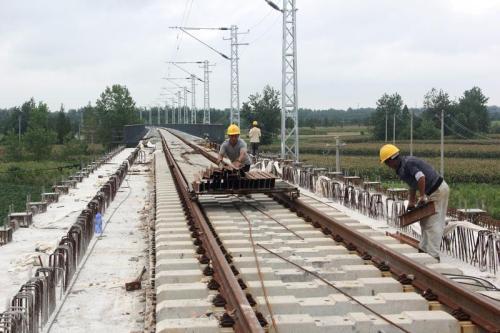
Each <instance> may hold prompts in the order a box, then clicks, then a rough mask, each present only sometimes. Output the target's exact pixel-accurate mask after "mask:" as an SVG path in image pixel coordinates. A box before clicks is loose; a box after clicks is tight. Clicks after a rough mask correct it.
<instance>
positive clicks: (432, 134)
mask: <svg viewBox="0 0 500 333" xmlns="http://www.w3.org/2000/svg"><path fill="white" fill-rule="evenodd" d="M440 133H441V132H440V130H439V129H437V128H436V126H435V124H434V122H432V120H430V119H429V118H427V117H422V119H421V121H420V122H419V125H418V126H416V128H415V132H414V134H413V138H415V139H420V140H431V139H438V138H439V136H440Z"/></svg>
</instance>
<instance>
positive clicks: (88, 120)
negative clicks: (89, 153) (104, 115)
mask: <svg viewBox="0 0 500 333" xmlns="http://www.w3.org/2000/svg"><path fill="white" fill-rule="evenodd" d="M82 112H83V124H82V128H81V130H80V132H81V135H82V137H83V138H84V139H85V141H86V142H87V143H90V144H93V143H94V142H96V133H97V130H98V126H99V121H98V119H97V110H96V108H94V107H93V106H92V105H91V104H90V102H89V104H88V105H87V106H86V107H84V108H83V109H82Z"/></svg>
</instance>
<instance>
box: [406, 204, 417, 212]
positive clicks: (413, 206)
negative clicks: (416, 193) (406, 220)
mask: <svg viewBox="0 0 500 333" xmlns="http://www.w3.org/2000/svg"><path fill="white" fill-rule="evenodd" d="M414 209H415V205H408V207H407V208H406V211H407V212H411V211H412V210H414Z"/></svg>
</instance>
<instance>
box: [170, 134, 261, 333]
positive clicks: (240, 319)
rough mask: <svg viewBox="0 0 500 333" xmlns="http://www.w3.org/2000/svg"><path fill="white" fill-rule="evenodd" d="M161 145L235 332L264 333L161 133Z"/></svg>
mask: <svg viewBox="0 0 500 333" xmlns="http://www.w3.org/2000/svg"><path fill="white" fill-rule="evenodd" d="M162 145H163V151H164V153H165V156H166V158H167V164H168V166H169V168H170V169H171V171H172V174H173V176H174V177H173V178H174V181H175V184H176V187H177V190H178V192H179V194H180V195H181V199H182V200H183V201H184V203H185V204H186V206H187V211H188V212H189V214H190V217H191V218H192V219H193V221H194V222H195V223H196V224H197V226H198V227H199V229H200V237H201V238H202V244H203V245H204V246H205V250H206V251H207V256H208V257H209V258H210V259H211V262H212V268H213V269H214V277H216V280H217V281H218V282H219V284H220V289H219V291H220V293H221V294H223V295H224V296H225V299H226V301H227V304H226V307H228V308H227V309H226V310H227V311H228V313H229V314H231V315H232V317H233V318H234V320H235V327H234V329H235V331H236V332H242V333H243V332H244V333H247V332H249V333H257V332H259V333H263V332H264V329H263V328H262V327H261V325H260V323H259V320H258V319H257V316H256V315H255V312H254V310H253V309H252V307H251V306H250V304H249V303H248V300H247V298H246V295H245V294H244V293H243V291H242V289H241V287H240V285H239V283H238V281H237V279H236V278H235V276H234V274H233V272H232V270H231V267H230V266H229V264H228V263H227V261H226V258H225V256H224V254H223V253H222V251H221V249H220V248H219V246H218V245H217V241H216V239H215V237H214V235H213V234H212V231H211V230H210V227H209V226H208V223H207V218H206V217H205V214H204V213H203V210H202V209H201V207H200V205H199V203H198V202H196V201H194V200H192V199H191V194H190V193H189V186H188V184H187V182H186V179H185V178H184V176H183V173H182V171H181V169H180V167H179V165H178V164H177V162H176V161H175V158H174V156H173V154H172V152H171V151H170V149H169V147H168V144H167V142H166V140H165V138H164V137H163V136H162Z"/></svg>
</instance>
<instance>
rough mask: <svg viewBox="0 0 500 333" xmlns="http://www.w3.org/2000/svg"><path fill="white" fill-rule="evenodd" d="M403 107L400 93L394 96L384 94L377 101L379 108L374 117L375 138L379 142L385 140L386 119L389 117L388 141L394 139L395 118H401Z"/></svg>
mask: <svg viewBox="0 0 500 333" xmlns="http://www.w3.org/2000/svg"><path fill="white" fill-rule="evenodd" d="M402 107H403V99H402V98H401V96H400V95H399V94H398V93H394V94H392V95H388V94H383V95H382V97H380V98H379V100H378V101H377V108H376V109H375V113H374V114H373V116H372V124H373V136H374V138H375V139H378V140H385V134H386V117H387V139H388V140H389V138H391V137H392V134H391V133H392V128H393V124H394V121H393V119H394V117H393V115H394V114H395V115H396V123H397V118H398V117H400V116H401V111H402Z"/></svg>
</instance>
